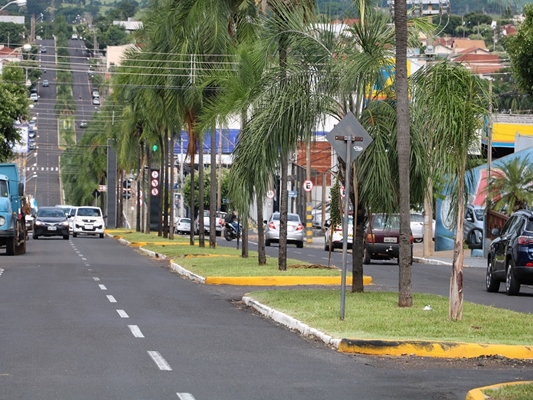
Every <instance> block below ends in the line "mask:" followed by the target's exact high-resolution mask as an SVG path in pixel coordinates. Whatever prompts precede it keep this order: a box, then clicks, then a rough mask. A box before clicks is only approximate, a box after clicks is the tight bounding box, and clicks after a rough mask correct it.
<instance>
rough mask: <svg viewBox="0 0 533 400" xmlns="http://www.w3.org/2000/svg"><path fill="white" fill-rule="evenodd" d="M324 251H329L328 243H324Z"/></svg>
mask: <svg viewBox="0 0 533 400" xmlns="http://www.w3.org/2000/svg"><path fill="white" fill-rule="evenodd" d="M324 251H329V244H327V243H324Z"/></svg>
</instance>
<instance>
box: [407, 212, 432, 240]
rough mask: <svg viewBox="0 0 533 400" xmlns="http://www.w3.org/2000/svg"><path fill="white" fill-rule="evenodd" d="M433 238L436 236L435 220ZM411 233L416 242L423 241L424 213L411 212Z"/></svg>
mask: <svg viewBox="0 0 533 400" xmlns="http://www.w3.org/2000/svg"><path fill="white" fill-rule="evenodd" d="M431 229H432V230H431V232H432V235H433V236H431V238H432V239H433V238H434V237H435V220H434V219H432V220H431ZM411 233H412V234H413V238H414V240H415V242H416V243H421V242H422V241H423V240H424V214H422V213H411Z"/></svg>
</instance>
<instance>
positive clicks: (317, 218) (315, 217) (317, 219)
mask: <svg viewBox="0 0 533 400" xmlns="http://www.w3.org/2000/svg"><path fill="white" fill-rule="evenodd" d="M330 209H331V205H330V204H327V205H326V218H325V219H324V222H327V221H328V220H329V219H330V218H331V215H330ZM311 215H312V220H311V222H312V223H313V228H322V204H319V205H318V206H316V207H314V208H313V209H312V210H311Z"/></svg>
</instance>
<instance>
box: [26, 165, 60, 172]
mask: <svg viewBox="0 0 533 400" xmlns="http://www.w3.org/2000/svg"><path fill="white" fill-rule="evenodd" d="M26 171H27V172H39V171H41V172H58V171H59V167H39V166H36V167H35V166H31V167H26Z"/></svg>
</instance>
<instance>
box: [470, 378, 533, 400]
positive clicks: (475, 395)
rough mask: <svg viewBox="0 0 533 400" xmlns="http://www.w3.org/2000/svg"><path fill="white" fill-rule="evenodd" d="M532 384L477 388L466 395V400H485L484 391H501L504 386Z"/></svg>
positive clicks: (507, 384)
mask: <svg viewBox="0 0 533 400" xmlns="http://www.w3.org/2000/svg"><path fill="white" fill-rule="evenodd" d="M532 382H533V381H520V382H505V383H497V384H495V385H490V386H483V387H480V388H475V389H472V390H470V391H469V392H468V393H467V394H466V399H465V400H485V399H486V397H485V395H484V394H483V391H484V390H487V389H499V388H501V387H503V386H514V385H525V384H528V383H532Z"/></svg>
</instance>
